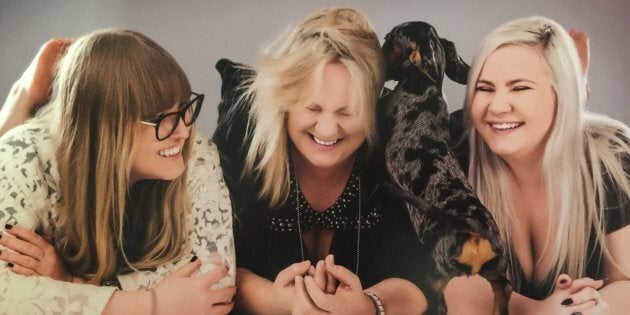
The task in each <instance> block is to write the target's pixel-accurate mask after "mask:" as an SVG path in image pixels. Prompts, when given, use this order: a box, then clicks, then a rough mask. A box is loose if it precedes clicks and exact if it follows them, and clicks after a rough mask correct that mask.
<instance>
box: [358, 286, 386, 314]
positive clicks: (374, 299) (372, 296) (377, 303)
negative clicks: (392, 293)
mask: <svg viewBox="0 0 630 315" xmlns="http://www.w3.org/2000/svg"><path fill="white" fill-rule="evenodd" d="M363 293H365V295H367V296H368V297H370V299H372V302H373V303H374V307H376V315H385V307H384V306H383V301H381V298H379V297H378V295H376V293H374V292H373V291H370V290H363Z"/></svg>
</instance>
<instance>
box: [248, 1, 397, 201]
mask: <svg viewBox="0 0 630 315" xmlns="http://www.w3.org/2000/svg"><path fill="white" fill-rule="evenodd" d="M329 63H340V64H343V65H344V66H345V67H346V68H347V69H348V71H349V72H350V93H351V94H350V100H351V104H349V106H350V107H351V109H352V110H353V111H354V112H356V113H357V115H358V117H359V119H360V120H361V121H362V122H363V131H364V133H365V135H366V138H367V143H368V146H369V147H370V148H372V147H373V145H374V142H375V141H376V133H375V128H376V127H375V110H376V102H377V100H378V96H379V94H380V92H381V89H382V88H383V83H384V67H385V66H384V64H385V63H384V59H383V55H382V52H381V48H380V44H379V41H378V37H377V35H376V33H375V32H374V29H373V27H372V25H371V24H370V22H369V21H368V20H367V18H366V17H365V16H363V15H362V14H361V13H359V12H357V11H356V10H354V9H348V8H329V9H323V10H319V11H317V12H315V13H313V14H312V15H310V16H308V17H307V18H305V19H304V20H303V21H302V22H301V23H299V24H298V25H297V26H295V27H294V28H292V29H291V30H289V31H288V32H287V33H285V34H283V35H282V36H280V37H279V38H278V39H277V40H276V41H275V42H274V43H272V44H271V45H270V46H269V47H267V48H266V49H265V50H264V51H263V53H262V57H261V61H260V65H259V67H258V69H257V70H258V74H257V76H256V77H255V78H253V79H252V82H248V83H246V84H251V85H250V87H249V91H248V96H246V97H249V99H252V100H253V103H252V108H251V111H250V121H251V122H252V123H253V124H255V126H256V127H255V129H254V130H250V132H251V134H252V143H251V146H250V148H249V151H248V153H247V159H246V163H245V172H244V174H246V175H250V176H251V175H255V176H258V175H262V177H263V180H262V189H261V192H260V195H259V197H266V198H268V199H269V204H270V205H271V206H272V207H273V206H278V205H280V204H282V203H283V202H284V201H285V200H286V198H287V195H288V189H289V183H290V181H289V150H288V136H287V129H286V121H285V119H286V115H287V112H288V111H289V110H290V109H291V108H294V107H295V106H305V105H306V103H305V102H306V101H307V98H308V97H309V96H310V95H311V93H312V92H313V86H314V85H315V82H317V79H318V78H320V77H321V75H322V72H323V68H324V66H325V65H326V64H329Z"/></svg>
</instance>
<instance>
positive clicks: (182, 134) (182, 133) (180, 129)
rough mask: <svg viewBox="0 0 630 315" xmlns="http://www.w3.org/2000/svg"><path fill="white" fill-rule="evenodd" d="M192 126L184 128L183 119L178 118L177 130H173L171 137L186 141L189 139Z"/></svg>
mask: <svg viewBox="0 0 630 315" xmlns="http://www.w3.org/2000/svg"><path fill="white" fill-rule="evenodd" d="M192 126H193V125H190V126H186V124H185V123H184V118H182V117H180V118H179V123H178V124H177V128H175V131H174V132H173V134H172V135H171V137H173V138H175V139H188V137H190V128H192Z"/></svg>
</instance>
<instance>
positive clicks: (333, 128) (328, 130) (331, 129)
mask: <svg viewBox="0 0 630 315" xmlns="http://www.w3.org/2000/svg"><path fill="white" fill-rule="evenodd" d="M338 119H339V118H337V117H336V115H335V114H334V113H328V114H323V115H321V116H320V117H319V118H318V119H317V121H316V122H315V132H316V133H317V136H319V137H322V138H326V139H325V140H331V139H330V138H332V137H336V136H337V133H338V132H339V120H338Z"/></svg>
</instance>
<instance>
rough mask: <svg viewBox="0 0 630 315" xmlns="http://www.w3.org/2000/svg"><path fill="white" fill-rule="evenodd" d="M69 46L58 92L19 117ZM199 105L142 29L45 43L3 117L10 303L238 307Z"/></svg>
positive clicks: (220, 194)
mask: <svg viewBox="0 0 630 315" xmlns="http://www.w3.org/2000/svg"><path fill="white" fill-rule="evenodd" d="M66 47H67V53H66V54H65V56H64V57H62V58H61V59H60V61H59V65H58V71H57V76H56V78H55V80H54V84H53V91H54V96H53V97H52V101H51V102H50V104H49V105H47V106H46V107H44V108H42V109H41V110H39V111H38V113H37V114H36V115H35V117H34V118H33V119H30V120H28V121H27V122H26V123H24V124H22V125H19V126H16V125H17V124H19V123H20V119H23V118H25V117H28V116H29V115H30V105H32V104H40V103H43V102H45V100H46V99H47V98H48V86H49V85H50V84H51V81H52V77H53V75H52V72H53V71H52V69H53V67H52V65H53V64H54V63H55V62H56V60H57V59H58V58H59V56H58V54H59V53H61V52H62V51H64V50H65V49H66ZM202 102H203V95H201V94H196V93H193V92H191V90H190V85H189V82H188V79H187V78H186V76H185V74H184V73H183V71H182V70H181V68H180V67H179V65H178V64H177V63H176V62H175V60H174V59H173V58H172V57H171V56H170V55H169V54H168V53H167V52H166V51H165V50H164V49H163V48H161V47H160V46H159V45H157V44H156V43H155V42H153V41H152V40H151V39H149V38H147V37H145V36H144V35H142V34H139V33H137V32H133V31H127V30H105V31H97V32H94V33H91V34H88V35H86V36H83V37H81V38H79V39H77V40H76V42H74V43H72V44H70V43H69V41H64V40H53V41H51V42H49V43H47V44H46V45H45V46H44V47H43V48H42V51H41V52H40V54H39V55H38V56H37V57H36V59H35V61H34V62H33V64H32V65H31V67H30V68H29V70H27V72H26V73H25V75H24V76H23V77H22V79H20V80H19V81H18V82H17V83H16V85H15V86H14V88H13V89H12V92H11V94H10V95H9V97H8V99H7V102H6V103H5V106H4V108H3V110H2V113H3V115H0V125H1V126H2V127H3V129H2V132H4V131H5V130H8V129H10V128H12V127H14V128H12V129H11V130H9V131H7V132H6V133H5V134H4V135H3V136H2V137H1V138H0V161H2V162H1V164H0V191H1V194H0V230H1V234H0V245H1V246H0V259H1V260H3V261H5V262H6V263H5V264H2V265H1V266H0V301H1V302H0V313H5V312H6V313H66V312H78V313H84V314H101V313H103V314H172V313H187V314H224V313H227V312H229V311H230V310H231V309H232V302H231V299H232V296H233V294H234V292H235V288H234V286H233V281H234V270H235V268H234V253H233V241H232V231H231V222H232V221H231V205H230V200H229V196H228V192H227V189H226V187H225V184H224V182H223V179H222V178H223V177H222V173H221V170H220V167H219V162H218V153H217V151H216V148H215V147H214V145H213V144H212V143H209V142H207V141H201V140H194V129H193V128H192V125H193V123H194V122H195V119H196V118H197V116H198V115H199V111H200V109H201V104H202ZM20 115H22V116H20ZM20 117H22V118H20ZM187 168H188V169H190V171H189V172H186V170H187ZM202 262H203V265H202ZM213 263H215V264H213ZM228 269H229V271H228ZM24 276H28V277H24ZM40 276H45V277H40ZM116 287H118V288H120V289H122V290H117V289H116ZM158 310H159V311H158Z"/></svg>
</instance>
